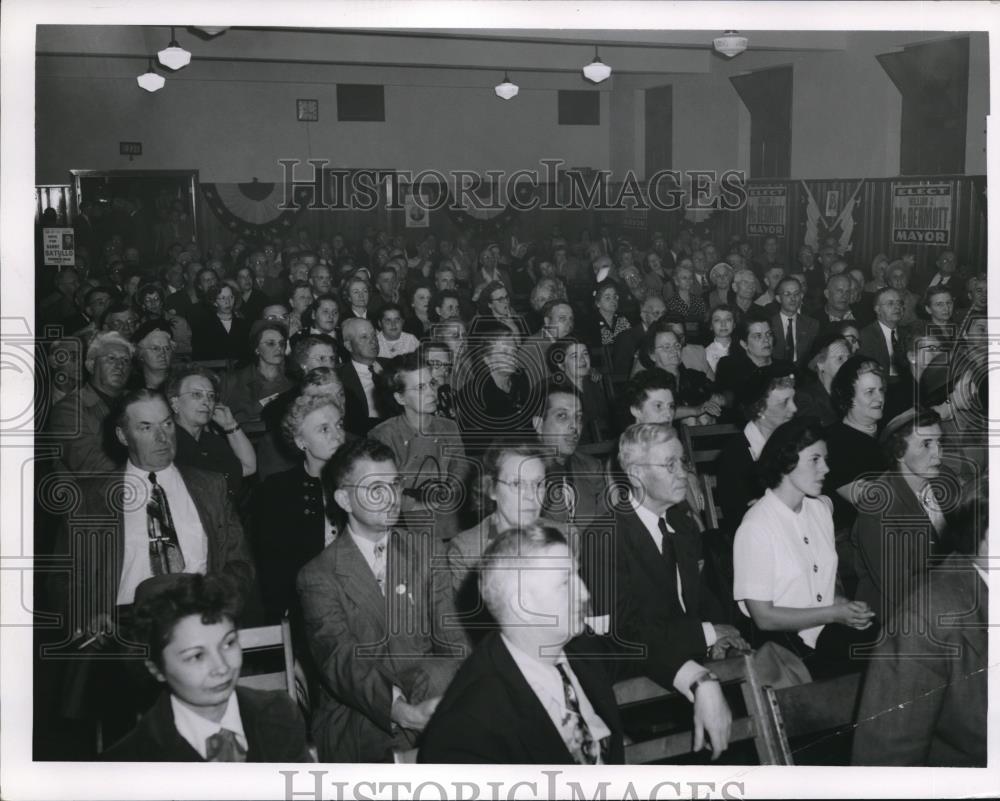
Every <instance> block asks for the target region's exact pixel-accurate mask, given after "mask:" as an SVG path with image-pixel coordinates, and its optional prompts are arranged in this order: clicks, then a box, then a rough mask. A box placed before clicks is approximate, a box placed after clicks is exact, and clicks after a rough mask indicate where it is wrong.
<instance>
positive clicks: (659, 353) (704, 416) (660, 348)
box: [642, 318, 722, 425]
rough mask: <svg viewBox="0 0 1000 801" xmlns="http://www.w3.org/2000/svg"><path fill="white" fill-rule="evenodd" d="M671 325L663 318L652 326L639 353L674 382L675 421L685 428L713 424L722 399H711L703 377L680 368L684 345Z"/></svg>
mask: <svg viewBox="0 0 1000 801" xmlns="http://www.w3.org/2000/svg"><path fill="white" fill-rule="evenodd" d="M674 325H675V323H673V321H671V320H668V319H664V318H660V319H659V320H657V321H656V322H655V323H653V325H651V326H650V328H649V330H648V331H647V332H646V336H645V338H644V339H643V341H642V350H643V351H644V354H645V356H646V359H647V360H648V362H649V364H650V365H651V366H653V367H659V368H660V369H661V370H666V371H667V372H668V373H670V374H671V375H672V376H673V377H674V378H675V379H676V381H677V392H676V393H675V394H674V400H675V402H676V403H677V411H676V414H675V419H676V420H679V421H684V420H686V421H687V422H686V423H685V425H698V424H703V423H710V422H714V418H716V417H718V416H719V415H720V414H721V413H722V405H721V402H720V401H721V400H722V397H721V396H718V395H715V393H714V392H713V389H714V387H713V385H712V382H711V381H709V380H708V376H707V375H705V373H703V372H702V371H701V370H694V369H692V368H690V367H687V366H686V365H685V364H684V362H683V360H682V358H681V352H682V351H683V348H684V343H683V342H682V341H681V338H680V336H678V331H680V327H679V326H678V327H677V328H676V329H675V328H674Z"/></svg>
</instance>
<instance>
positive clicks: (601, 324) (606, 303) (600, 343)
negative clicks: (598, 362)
mask: <svg viewBox="0 0 1000 801" xmlns="http://www.w3.org/2000/svg"><path fill="white" fill-rule="evenodd" d="M618 302H619V296H618V284H617V283H615V281H614V280H612V279H610V278H605V279H604V280H603V281H601V282H600V283H599V284H598V285H597V287H596V289H594V309H593V314H592V316H591V317H590V318H589V319H588V320H587V321H586V323H585V326H581V328H583V331H581V337H582V338H583V340H584V341H585V342H586V343H587V344H588V345H590V347H592V348H604V347H606V346H611V345H613V344H614V341H615V339H616V338H617V337H618V335H619V334H621V333H622V332H623V331H628V330H629V328H631V327H632V324H631V323H629V321H628V318H627V317H625V315H623V314H619V313H618Z"/></svg>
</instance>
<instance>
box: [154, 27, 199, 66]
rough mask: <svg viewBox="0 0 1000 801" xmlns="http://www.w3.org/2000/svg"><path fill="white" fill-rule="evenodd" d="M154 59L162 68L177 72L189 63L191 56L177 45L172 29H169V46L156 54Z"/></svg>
mask: <svg viewBox="0 0 1000 801" xmlns="http://www.w3.org/2000/svg"><path fill="white" fill-rule="evenodd" d="M156 57H157V59H159V61H160V63H161V64H162V65H163V66H164V67H167V68H168V69H172V70H179V69H180V68H181V67H186V66H187V65H188V64H190V63H191V54H190V53H189V52H188V51H187V50H185V49H184V48H183V47H181V46H180V45H179V44H177V39H176V38H175V37H174V29H173V28H171V29H170V44H169V45H167V46H166V47H165V48H164V49H163V50H161V51H160V52H159V53H157V54H156Z"/></svg>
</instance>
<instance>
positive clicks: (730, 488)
mask: <svg viewBox="0 0 1000 801" xmlns="http://www.w3.org/2000/svg"><path fill="white" fill-rule="evenodd" d="M740 400H741V403H742V406H743V412H744V414H745V415H746V418H747V419H748V420H749V421H750V422H749V423H747V424H746V426H745V427H744V428H743V433H742V434H741V435H739V436H735V435H734V436H733V437H732V438H731V439H730V440H729V441H728V442H727V443H726V444H725V446H723V448H722V450H721V451H720V453H719V459H718V487H719V489H718V493H719V503H720V505H721V507H722V519H723V524H724V526H725V529H726V530H727V531H729V532H730V533H731V532H733V531H735V530H736V527H737V526H739V524H740V521H741V520H743V516H744V515H745V514H746V511H747V509H748V508H749V507H750V505H751V504H752V503H753V502H754V501H755V500H757V498H759V497H760V496H761V495H763V494H764V489H765V488H764V486H763V485H762V484H761V482H760V475H759V473H758V470H757V461H758V460H759V459H760V455H761V453H762V452H763V450H764V446H765V444H766V443H767V441H768V439H769V438H770V437H771V435H772V434H773V433H774V431H775V430H777V429H778V428H779V427H780V426H782V425H784V424H785V423H787V422H788V421H789V420H791V419H792V417H793V416H794V415H795V412H796V411H797V409H796V406H795V377H794V375H793V374H792V372H791V370H786V369H783V368H781V367H777V366H775V367H772V368H771V369H770V370H768V372H766V373H765V374H764V375H761V376H758V377H756V378H754V379H751V380H750V382H749V384H748V386H746V387H745V388H744V389H743V391H742V392H741V393H740Z"/></svg>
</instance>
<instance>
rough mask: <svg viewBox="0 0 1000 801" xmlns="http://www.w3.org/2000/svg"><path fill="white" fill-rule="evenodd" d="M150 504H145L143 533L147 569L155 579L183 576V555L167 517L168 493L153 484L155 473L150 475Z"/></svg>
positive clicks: (173, 528)
mask: <svg viewBox="0 0 1000 801" xmlns="http://www.w3.org/2000/svg"><path fill="white" fill-rule="evenodd" d="M149 484H150V488H149V501H148V502H147V503H146V533H147V534H148V535H149V566H150V569H151V570H152V572H153V575H154V576H162V575H163V574H164V573H183V572H184V554H183V553H182V552H181V544H180V541H179V540H178V539H177V529H176V528H175V527H174V518H173V515H171V514H170V504H169V503H168V502H167V493H166V492H164V490H163V487H161V486H160V485H159V484H158V483H156V473H150V474H149Z"/></svg>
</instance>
